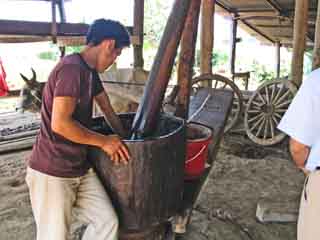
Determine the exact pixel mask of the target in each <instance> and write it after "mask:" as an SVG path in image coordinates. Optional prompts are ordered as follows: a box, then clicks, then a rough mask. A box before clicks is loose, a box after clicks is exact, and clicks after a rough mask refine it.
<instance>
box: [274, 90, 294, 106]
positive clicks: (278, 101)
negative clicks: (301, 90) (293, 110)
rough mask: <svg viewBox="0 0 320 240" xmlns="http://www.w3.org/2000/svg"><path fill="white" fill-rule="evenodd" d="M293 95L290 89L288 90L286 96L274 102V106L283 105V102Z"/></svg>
mask: <svg viewBox="0 0 320 240" xmlns="http://www.w3.org/2000/svg"><path fill="white" fill-rule="evenodd" d="M290 93H291V91H290V89H288V90H287V91H286V92H285V94H283V95H282V96H281V97H280V98H279V99H278V100H277V101H275V102H274V105H277V104H279V103H281V102H282V101H283V100H285V99H286V98H287V97H288V96H289V94H290Z"/></svg>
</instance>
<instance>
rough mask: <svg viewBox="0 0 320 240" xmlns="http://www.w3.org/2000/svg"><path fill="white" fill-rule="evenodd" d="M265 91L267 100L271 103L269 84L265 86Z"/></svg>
mask: <svg viewBox="0 0 320 240" xmlns="http://www.w3.org/2000/svg"><path fill="white" fill-rule="evenodd" d="M264 89H265V93H266V101H267V103H268V104H269V103H270V99H269V91H268V86H266V87H265V88H264Z"/></svg>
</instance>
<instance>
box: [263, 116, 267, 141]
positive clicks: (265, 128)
mask: <svg viewBox="0 0 320 240" xmlns="http://www.w3.org/2000/svg"><path fill="white" fill-rule="evenodd" d="M267 136H268V119H266V121H265V125H264V132H263V139H267Z"/></svg>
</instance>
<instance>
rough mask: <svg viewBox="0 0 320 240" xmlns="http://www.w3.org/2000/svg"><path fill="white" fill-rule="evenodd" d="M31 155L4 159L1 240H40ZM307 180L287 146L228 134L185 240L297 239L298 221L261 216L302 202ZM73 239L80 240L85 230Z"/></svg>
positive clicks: (0, 182) (1, 169) (0, 181)
mask: <svg viewBox="0 0 320 240" xmlns="http://www.w3.org/2000/svg"><path fill="white" fill-rule="evenodd" d="M29 152H30V151H22V152H16V153H11V154H5V155H0V186H1V187H0V240H12V239H13V240H15V239H19V240H31V239H35V225H34V221H33V217H32V212H31V208H30V203H29V197H28V191H27V187H26V184H25V182H24V176H25V163H24V159H25V157H26V156H27V155H28V154H29ZM303 178H304V177H303V175H302V174H301V173H299V172H298V171H297V170H296V169H295V168H294V166H293V164H292V162H291V161H290V160H289V156H288V154H287V152H286V144H285V143H282V144H281V145H278V146H277V147H268V148H266V147H261V146H254V145H253V143H251V142H250V141H249V140H247V139H246V138H244V137H242V136H240V135H229V136H226V137H225V139H224V140H223V142H222V144H221V148H220V151H219V154H218V157H217V159H216V161H215V163H214V166H213V169H212V172H211V174H210V176H209V179H208V181H207V184H206V186H205V187H204V189H203V192H202V194H201V195H200V198H199V201H198V202H197V204H196V208H195V210H194V213H193V216H192V221H191V224H190V226H189V227H188V232H187V234H185V235H184V236H183V237H182V239H184V240H202V239H212V240H221V239H223V240H246V239H248V240H289V239H290V240H293V239H295V236H296V230H295V228H296V226H295V223H285V224H277V223H268V224H262V223H259V222H258V221H257V220H256V218H255V212H256V207H257V203H258V201H259V200H261V199H269V200H274V201H279V200H280V201H282V202H287V203H288V204H289V203H293V202H294V203H296V204H298V201H299V195H300V190H301V187H302V184H303ZM72 239H79V232H77V233H76V234H73V236H72Z"/></svg>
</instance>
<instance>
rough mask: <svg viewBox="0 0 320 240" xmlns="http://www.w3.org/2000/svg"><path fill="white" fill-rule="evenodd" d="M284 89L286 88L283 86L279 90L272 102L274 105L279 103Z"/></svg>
mask: <svg viewBox="0 0 320 240" xmlns="http://www.w3.org/2000/svg"><path fill="white" fill-rule="evenodd" d="M283 89H284V86H283V84H282V85H281V87H280V89H279V91H278V92H277V94H276V96H275V97H274V98H273V100H272V102H273V103H275V102H277V100H278V98H279V97H280V96H281V93H282V91H283Z"/></svg>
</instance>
